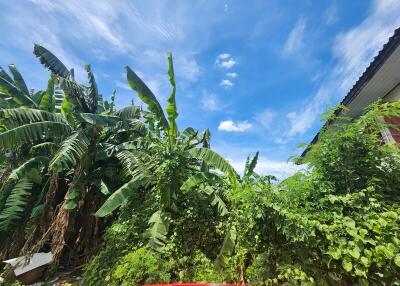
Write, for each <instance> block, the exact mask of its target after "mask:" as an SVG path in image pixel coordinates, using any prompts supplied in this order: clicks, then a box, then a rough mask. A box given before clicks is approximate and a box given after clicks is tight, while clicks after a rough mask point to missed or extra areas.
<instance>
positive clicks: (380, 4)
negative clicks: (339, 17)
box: [281, 0, 400, 142]
mask: <svg viewBox="0 0 400 286" xmlns="http://www.w3.org/2000/svg"><path fill="white" fill-rule="evenodd" d="M398 26H400V1H396V0H379V1H378V0H376V1H374V4H373V7H372V11H371V14H370V15H369V16H368V17H367V18H366V19H365V20H364V21H363V22H362V23H361V24H360V25H358V26H356V27H354V28H352V29H350V30H348V31H347V32H343V33H341V34H339V35H338V36H337V37H336V40H335V42H334V45H333V53H334V55H335V58H336V60H337V62H336V65H335V66H334V68H333V70H332V72H331V73H330V75H329V76H328V77H327V78H325V79H323V83H322V84H321V85H320V86H319V88H318V90H317V92H316V93H315V94H314V96H313V97H312V98H311V99H310V100H309V101H307V102H306V103H305V104H304V105H303V107H300V108H299V109H297V110H296V111H292V112H289V113H288V114H287V118H288V119H289V123H290V124H289V125H290V127H289V130H288V132H287V133H286V135H285V136H287V137H293V136H296V135H302V134H304V133H305V132H306V131H307V130H309V129H310V128H311V127H312V126H313V125H314V124H315V123H316V121H317V119H318V118H319V115H320V114H321V113H322V112H323V111H324V110H325V109H326V108H327V107H329V106H331V105H330V104H329V102H330V101H333V102H339V101H340V100H341V99H342V98H343V97H344V96H345V95H346V93H347V92H348V90H349V89H350V88H351V87H352V86H353V84H354V83H355V82H356V81H357V79H358V78H359V77H360V76H361V74H362V72H363V71H364V70H365V68H366V67H367V66H368V65H369V64H370V62H371V61H372V60H373V57H374V56H376V55H377V53H378V51H379V50H380V49H382V47H383V45H384V44H385V43H386V42H387V41H388V39H389V37H390V36H391V35H392V34H393V32H394V30H395V29H396V28H397V27H398ZM299 30H301V29H299ZM281 139H282V142H285V141H286V140H287V138H281Z"/></svg>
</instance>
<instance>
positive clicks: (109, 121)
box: [79, 113, 120, 127]
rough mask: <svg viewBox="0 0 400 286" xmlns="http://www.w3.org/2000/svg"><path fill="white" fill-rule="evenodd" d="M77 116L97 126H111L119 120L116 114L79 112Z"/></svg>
mask: <svg viewBox="0 0 400 286" xmlns="http://www.w3.org/2000/svg"><path fill="white" fill-rule="evenodd" d="M79 116H80V117H81V118H82V119H83V120H84V121H85V122H87V123H89V124H92V125H96V126H99V127H113V126H115V125H116V124H117V122H118V121H120V118H119V117H117V116H111V115H101V114H93V113H80V114H79Z"/></svg>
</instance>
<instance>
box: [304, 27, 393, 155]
mask: <svg viewBox="0 0 400 286" xmlns="http://www.w3.org/2000/svg"><path fill="white" fill-rule="evenodd" d="M399 45H400V27H399V28H397V29H396V30H395V31H394V34H393V35H392V36H391V37H390V38H389V40H388V42H387V43H386V44H385V45H383V48H382V49H381V50H380V51H379V53H378V55H377V56H376V57H375V58H374V59H373V60H372V62H371V63H370V64H369V66H368V67H367V68H366V69H365V71H364V72H363V74H362V75H361V76H360V77H359V79H358V80H357V81H356V83H355V84H354V85H353V87H352V88H351V89H350V91H349V92H348V93H347V95H346V96H345V98H344V99H343V100H342V102H341V103H340V104H341V105H343V106H347V105H348V104H350V102H352V101H353V99H354V98H356V97H357V95H358V94H359V93H360V91H361V90H362V89H363V87H364V86H365V85H366V84H367V83H368V82H369V81H370V80H371V78H372V77H373V76H374V75H375V74H376V72H377V71H378V70H379V69H380V68H381V67H382V65H383V64H384V63H385V62H386V60H387V59H388V58H389V57H390V56H391V55H392V53H393V52H394V51H395V50H396V48H397V47H398V46H399ZM340 111H341V109H337V110H336V111H335V115H338V114H339V113H340ZM330 123H331V121H327V122H326V123H325V124H324V126H323V127H322V128H321V129H323V128H324V127H326V126H328V125H329V124H330ZM319 134H320V132H318V133H317V134H316V135H315V136H314V138H313V140H311V142H310V143H309V144H308V146H307V148H306V149H305V150H304V151H303V153H302V154H301V157H305V155H306V154H307V152H308V151H309V150H310V148H311V146H312V145H313V144H315V143H316V142H317V141H318V136H319Z"/></svg>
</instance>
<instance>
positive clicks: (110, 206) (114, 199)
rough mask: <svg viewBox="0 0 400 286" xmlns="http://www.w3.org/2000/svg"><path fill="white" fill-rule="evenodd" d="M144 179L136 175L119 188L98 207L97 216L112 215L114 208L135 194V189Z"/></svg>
mask: <svg viewBox="0 0 400 286" xmlns="http://www.w3.org/2000/svg"><path fill="white" fill-rule="evenodd" d="M143 181H144V179H143V178H141V177H140V178H138V177H135V178H133V179H132V180H130V181H129V182H127V183H126V184H124V185H123V186H122V187H120V188H119V189H118V190H116V191H115V192H114V193H112V195H111V196H110V197H109V198H108V199H107V200H106V201H105V203H104V204H103V205H102V206H101V207H100V209H98V211H97V212H96V216H98V217H105V216H108V215H110V214H111V213H112V212H113V211H114V210H116V209H117V208H118V207H119V206H121V205H122V204H123V203H124V202H126V200H127V199H128V198H129V197H130V196H132V195H133V193H134V191H135V190H136V189H137V188H139V187H140V186H141V185H142V184H143Z"/></svg>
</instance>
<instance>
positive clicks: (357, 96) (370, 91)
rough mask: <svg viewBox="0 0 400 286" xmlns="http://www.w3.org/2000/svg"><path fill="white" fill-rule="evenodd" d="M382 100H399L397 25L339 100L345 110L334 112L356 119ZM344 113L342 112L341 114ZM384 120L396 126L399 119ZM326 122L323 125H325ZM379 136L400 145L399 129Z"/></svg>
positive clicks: (398, 40)
mask: <svg viewBox="0 0 400 286" xmlns="http://www.w3.org/2000/svg"><path fill="white" fill-rule="evenodd" d="M378 99H382V100H383V101H386V102H390V101H399V100H400V28H397V29H396V30H395V32H394V34H393V36H392V37H390V38H389V41H388V42H387V43H386V44H385V45H384V46H383V48H382V50H381V51H380V52H379V53H378V55H377V56H376V57H375V58H374V59H373V61H372V62H371V63H370V65H369V66H368V67H367V68H366V70H365V71H364V73H363V74H362V75H361V76H360V78H359V79H358V81H357V82H356V83H355V84H354V86H353V87H352V88H351V89H350V91H349V92H348V93H347V95H346V96H345V98H344V99H343V100H342V102H341V105H343V106H346V107H347V108H348V109H349V110H348V111H343V110H340V109H338V110H337V111H336V112H335V114H336V115H346V116H347V117H350V118H357V117H358V116H360V115H361V114H362V112H363V111H364V109H365V108H366V107H367V106H368V105H370V104H371V103H373V102H375V101H377V100H378ZM344 112H345V113H344ZM384 120H385V121H386V122H387V123H390V124H393V125H398V126H400V118H385V119H384ZM329 124H330V122H329V121H328V122H327V123H325V125H329ZM318 136H319V132H318V134H317V135H315V137H314V139H313V140H312V141H311V142H310V144H309V146H308V147H307V148H306V149H305V150H304V152H303V154H302V155H301V157H304V156H305V155H306V154H307V152H308V150H310V148H311V146H312V145H313V144H314V143H316V142H317V141H318ZM383 137H384V139H385V141H387V142H390V141H393V140H394V141H396V142H397V143H399V144H400V131H399V130H397V129H393V128H390V129H386V130H385V131H384V134H383Z"/></svg>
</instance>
